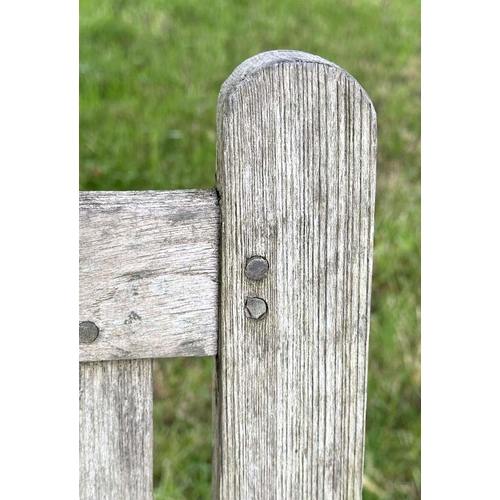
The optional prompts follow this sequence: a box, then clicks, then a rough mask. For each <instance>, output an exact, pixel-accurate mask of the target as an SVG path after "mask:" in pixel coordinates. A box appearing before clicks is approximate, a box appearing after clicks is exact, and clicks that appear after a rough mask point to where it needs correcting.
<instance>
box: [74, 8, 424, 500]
mask: <svg viewBox="0 0 500 500" xmlns="http://www.w3.org/2000/svg"><path fill="white" fill-rule="evenodd" d="M273 49H297V50H303V51H305V52H310V53H312V54H317V55H320V56H322V57H324V58H326V59H329V60H330V61H333V62H335V63H337V64H338V65H340V66H342V67H343V68H345V69H346V70H347V71H349V72H350V73H351V74H352V75H353V76H354V77H355V78H356V79H357V80H358V81H359V82H360V83H361V85H362V86H363V87H364V88H365V89H366V91H367V92H368V94H369V95H370V96H371V98H372V100H373V102H374V105H375V108H376V109H377V113H378V124H379V156H378V174H377V175H378V177H377V210H376V227H375V266H374V277H373V296H372V304H373V305H372V322H371V338H370V360H369V390H368V410H367V441H366V458H365V489H364V498H365V499H366V500H372V499H388V500H389V499H390V500H392V499H394V500H396V499H405V500H406V499H417V498H420V2H419V1H415V0H400V1H391V0H350V1H349V0H343V1H337V2H333V1H330V2H328V1H326V0H321V1H320V0H310V1H309V2H307V3H306V2H302V1H299V0H284V1H281V2H276V3H275V2H265V1H263V0H253V1H246V0H242V1H239V2H227V1H221V0H215V1H212V2H197V1H194V0H171V1H168V2H167V1H165V0H142V1H140V2H139V1H137V0H134V1H132V0H99V1H97V0H80V189H81V190H125V189H126V190H142V189H184V188H211V187H213V185H214V183H215V179H214V176H215V173H214V172H215V109H216V104H217V95H218V92H219V89H220V86H221V84H222V82H223V81H224V80H225V79H226V78H227V77H228V76H229V75H230V73H231V72H232V71H233V69H234V68H235V67H236V66H237V65H238V64H240V63H241V62H243V61H244V60H245V59H247V58H249V57H251V56H253V55H255V54H257V53H259V52H263V51H266V50H273ZM211 366H212V361H211V358H206V359H205V358H197V359H176V360H166V361H159V362H157V363H156V367H155V375H154V377H155V378H154V383H155V409H154V414H155V471H154V479H155V499H156V500H160V499H161V500H166V499H193V500H194V499H207V498H210V477H211V468H210V457H211V442H210V439H211V397H210V385H211Z"/></svg>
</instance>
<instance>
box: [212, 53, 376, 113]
mask: <svg viewBox="0 0 500 500" xmlns="http://www.w3.org/2000/svg"><path fill="white" fill-rule="evenodd" d="M283 63H316V64H323V65H325V66H329V67H331V68H335V69H336V70H337V71H338V72H339V73H341V74H343V75H344V76H345V77H347V78H348V79H350V80H352V82H353V83H354V84H355V85H356V86H357V87H359V89H360V90H361V92H362V93H363V94H364V97H365V99H366V100H367V101H368V102H370V104H371V99H370V97H369V96H368V94H367V93H366V91H365V90H364V89H363V87H362V86H361V85H360V84H359V82H358V81H357V80H356V79H355V78H354V77H353V76H352V75H351V74H350V73H348V72H347V71H346V70H344V69H343V68H341V67H340V66H338V65H337V64H335V63H333V62H331V61H328V60H327V59H324V58H322V57H320V56H316V55H314V54H309V53H307V52H302V51H300V50H270V51H268V52H261V53H260V54H257V55H255V56H253V57H250V58H249V59H247V60H246V61H243V62H242V63H241V64H240V65H238V66H237V67H236V68H235V70H234V71H233V72H232V73H231V75H230V76H229V77H228V78H227V80H226V81H225V82H224V83H223V84H222V86H221V89H220V93H219V106H221V105H223V104H224V102H225V101H226V99H227V98H228V97H229V96H230V95H231V94H233V93H234V92H235V91H236V90H237V88H238V87H239V86H240V85H242V84H243V83H244V82H245V81H247V80H249V79H250V78H251V77H252V76H253V75H255V74H256V73H258V72H260V71H262V70H263V69H265V68H268V67H271V66H275V65H278V64H283ZM372 108H373V104H372ZM373 111H375V110H374V109H373Z"/></svg>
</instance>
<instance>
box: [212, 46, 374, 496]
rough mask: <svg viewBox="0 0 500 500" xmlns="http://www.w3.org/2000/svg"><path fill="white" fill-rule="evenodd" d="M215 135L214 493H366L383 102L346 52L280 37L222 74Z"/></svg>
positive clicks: (218, 494)
mask: <svg viewBox="0 0 500 500" xmlns="http://www.w3.org/2000/svg"><path fill="white" fill-rule="evenodd" d="M217 141H218V142H217V188H218V191H219V195H220V209H221V224H222V225H221V242H220V258H221V261H220V266H221V272H220V308H219V321H220V324H219V344H218V354H217V358H216V359H217V362H216V367H215V370H214V391H215V392H214V403H215V404H214V442H213V446H214V462H213V498H214V499H225V500H229V499H238V500H244V499H257V498H266V499H276V500H285V499H286V500H292V499H297V500H305V499H315V500H317V499H332V498H333V499H361V494H362V479H363V451H364V430H365V429H364V426H365V401H366V377H367V345H368V331H369V313H370V289H371V271H372V240H373V219H374V200H375V164H376V115H375V111H374V108H373V105H372V103H371V101H370V99H369V97H368V96H367V95H366V93H365V92H364V90H363V89H362V88H361V86H360V85H359V84H358V83H357V82H356V81H355V80H354V78H352V77H351V76H350V75H349V74H347V73H346V72H345V71H344V70H342V69H341V68H339V67H338V66H336V65H334V64H332V63H330V62H328V61H326V60H324V59H321V58H319V57H316V56H312V55H309V54H305V53H302V52H295V51H273V52H268V53H264V54H260V55H258V56H256V57H253V58H251V59H249V60H247V61H246V62H244V63H243V64H241V65H240V66H239V67H238V68H237V69H236V70H235V71H234V73H233V74H232V75H231V76H230V78H229V79H228V80H227V81H226V82H225V83H224V85H223V86H222V89H221V93H220V96H219V105H218V132H217ZM256 257H257V259H255V258H256ZM266 262H267V263H266Z"/></svg>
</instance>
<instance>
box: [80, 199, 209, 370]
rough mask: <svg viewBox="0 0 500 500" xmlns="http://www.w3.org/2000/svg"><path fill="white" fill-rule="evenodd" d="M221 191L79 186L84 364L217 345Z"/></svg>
mask: <svg viewBox="0 0 500 500" xmlns="http://www.w3.org/2000/svg"><path fill="white" fill-rule="evenodd" d="M218 231H219V206H218V200H217V193H216V192H215V190H207V191H203V190H186V191H137V192H127V191H123V192H105V191H102V192H100V191H97V192H93V191H87V192H85V191H82V192H80V322H83V321H92V322H93V323H95V324H96V325H97V327H98V328H99V336H98V337H97V339H96V340H95V341H94V342H93V343H91V344H80V361H103V360H116V359H136V358H162V357H171V356H210V355H213V354H215V353H216V350H217V295H218V284H217V280H218V258H219V257H218V250H219V248H218V247H219V243H218Z"/></svg>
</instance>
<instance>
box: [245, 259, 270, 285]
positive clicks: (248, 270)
mask: <svg viewBox="0 0 500 500" xmlns="http://www.w3.org/2000/svg"><path fill="white" fill-rule="evenodd" d="M268 271H269V262H267V259H265V258H264V257H261V256H259V255H255V256H253V257H250V258H249V259H248V260H247V263H246V266H245V275H246V276H247V278H250V279H251V280H256V281H258V280H261V279H264V278H265V277H266V276H267V273H268Z"/></svg>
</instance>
